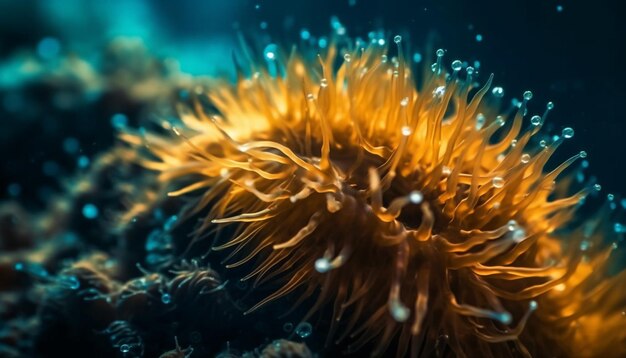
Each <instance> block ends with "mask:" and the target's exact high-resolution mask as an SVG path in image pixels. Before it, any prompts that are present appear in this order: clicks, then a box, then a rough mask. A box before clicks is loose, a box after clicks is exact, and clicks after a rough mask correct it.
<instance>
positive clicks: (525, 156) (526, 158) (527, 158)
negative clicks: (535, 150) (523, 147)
mask: <svg viewBox="0 0 626 358" xmlns="http://www.w3.org/2000/svg"><path fill="white" fill-rule="evenodd" d="M521 160H522V163H524V164H526V163H528V162H530V154H527V153H524V154H522V159H521Z"/></svg>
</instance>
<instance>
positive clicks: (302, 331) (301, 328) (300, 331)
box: [296, 322, 313, 338]
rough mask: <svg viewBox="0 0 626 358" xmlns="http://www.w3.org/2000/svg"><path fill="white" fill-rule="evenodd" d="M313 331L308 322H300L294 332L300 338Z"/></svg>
mask: <svg viewBox="0 0 626 358" xmlns="http://www.w3.org/2000/svg"><path fill="white" fill-rule="evenodd" d="M311 333H313V327H312V326H311V324H310V323H308V322H302V323H300V324H298V326H297V327H296V334H297V335H298V337H300V338H306V337H308V336H310V335H311Z"/></svg>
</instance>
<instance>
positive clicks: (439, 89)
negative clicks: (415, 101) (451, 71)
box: [433, 86, 446, 98]
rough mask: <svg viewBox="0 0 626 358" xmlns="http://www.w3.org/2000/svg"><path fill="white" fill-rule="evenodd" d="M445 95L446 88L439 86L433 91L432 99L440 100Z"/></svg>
mask: <svg viewBox="0 0 626 358" xmlns="http://www.w3.org/2000/svg"><path fill="white" fill-rule="evenodd" d="M444 93H446V86H439V87H437V88H435V90H434V91H433V97H435V98H441V97H443V95H444Z"/></svg>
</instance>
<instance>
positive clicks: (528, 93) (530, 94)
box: [524, 91, 533, 101]
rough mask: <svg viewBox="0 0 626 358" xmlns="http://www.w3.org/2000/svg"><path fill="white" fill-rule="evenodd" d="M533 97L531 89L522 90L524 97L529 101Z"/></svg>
mask: <svg viewBox="0 0 626 358" xmlns="http://www.w3.org/2000/svg"><path fill="white" fill-rule="evenodd" d="M532 98H533V93H532V92H531V91H526V92H524V99H525V100H527V101H530V100H531V99H532Z"/></svg>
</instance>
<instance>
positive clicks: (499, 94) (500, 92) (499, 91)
mask: <svg viewBox="0 0 626 358" xmlns="http://www.w3.org/2000/svg"><path fill="white" fill-rule="evenodd" d="M491 94H493V95H494V97H497V98H502V97H503V96H504V88H502V87H494V88H493V89H492V90H491Z"/></svg>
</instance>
